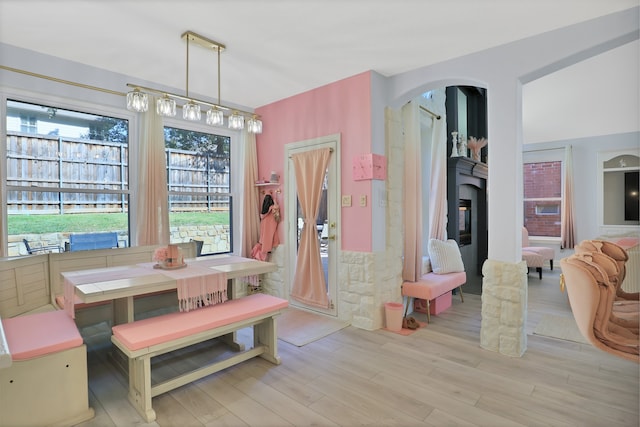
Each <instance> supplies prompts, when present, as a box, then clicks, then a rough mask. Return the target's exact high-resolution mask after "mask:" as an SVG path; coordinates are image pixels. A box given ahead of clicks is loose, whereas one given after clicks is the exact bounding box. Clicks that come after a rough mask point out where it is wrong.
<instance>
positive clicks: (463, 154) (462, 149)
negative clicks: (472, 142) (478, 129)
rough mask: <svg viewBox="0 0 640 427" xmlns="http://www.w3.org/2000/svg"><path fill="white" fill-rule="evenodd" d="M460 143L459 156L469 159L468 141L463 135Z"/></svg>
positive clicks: (459, 139)
mask: <svg viewBox="0 0 640 427" xmlns="http://www.w3.org/2000/svg"><path fill="white" fill-rule="evenodd" d="M458 141H459V143H458V156H461V157H467V140H466V139H465V137H464V135H462V134H461V135H460V137H459V138H458Z"/></svg>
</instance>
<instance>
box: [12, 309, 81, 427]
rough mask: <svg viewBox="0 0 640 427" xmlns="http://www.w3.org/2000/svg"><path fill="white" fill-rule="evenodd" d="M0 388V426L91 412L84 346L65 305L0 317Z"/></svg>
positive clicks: (69, 420)
mask: <svg viewBox="0 0 640 427" xmlns="http://www.w3.org/2000/svg"><path fill="white" fill-rule="evenodd" d="M0 390H1V391H2V393H0V425H2V426H27V425H29V426H35V425H38V426H41V425H47V426H50V425H54V426H69V425H74V424H78V423H81V422H83V421H86V420H88V419H91V418H93V416H94V411H93V409H92V408H90V407H89V386H88V380H87V350H86V346H85V345H84V344H83V341H82V337H81V336H80V333H79V332H78V328H77V327H76V325H75V324H74V322H73V320H72V319H71V318H70V317H69V316H68V315H67V314H66V313H65V312H64V311H60V310H57V311H49V312H44V313H37V314H30V315H24V316H18V317H13V318H9V319H2V320H0Z"/></svg>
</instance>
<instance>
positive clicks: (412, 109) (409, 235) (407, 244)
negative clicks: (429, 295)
mask: <svg viewBox="0 0 640 427" xmlns="http://www.w3.org/2000/svg"><path fill="white" fill-rule="evenodd" d="M402 127H403V129H404V136H403V144H404V185H403V188H404V260H403V266H402V279H403V280H405V281H410V282H415V281H416V280H418V278H419V277H420V276H421V275H422V198H423V193H422V154H421V148H420V144H421V138H420V112H419V110H418V106H417V105H416V104H415V103H413V102H409V103H408V104H405V106H404V107H402Z"/></svg>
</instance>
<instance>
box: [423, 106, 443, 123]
mask: <svg viewBox="0 0 640 427" xmlns="http://www.w3.org/2000/svg"><path fill="white" fill-rule="evenodd" d="M419 107H420V109H421V110H423V111H426V112H427V113H429V114H431V115H432V116H433V117H435V118H436V120H440V118H441V117H442V116H440V114H436V113H434V112H433V111H431V110H429V109H428V108H425V107H423V106H422V105H419Z"/></svg>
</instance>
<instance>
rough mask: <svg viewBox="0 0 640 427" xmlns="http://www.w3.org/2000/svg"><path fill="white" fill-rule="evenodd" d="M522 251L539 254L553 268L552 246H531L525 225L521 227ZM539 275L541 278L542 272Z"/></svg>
mask: <svg viewBox="0 0 640 427" xmlns="http://www.w3.org/2000/svg"><path fill="white" fill-rule="evenodd" d="M522 251H523V252H533V253H535V254H538V255H540V256H541V257H542V259H544V260H545V261H547V260H548V261H549V267H550V268H551V270H553V258H554V256H555V254H556V252H555V251H554V250H553V248H547V247H544V246H531V245H530V244H529V231H528V230H527V228H526V227H522ZM540 277H541V278H542V274H540Z"/></svg>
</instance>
